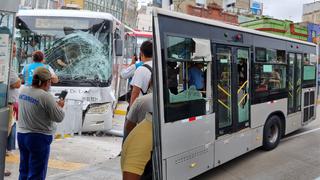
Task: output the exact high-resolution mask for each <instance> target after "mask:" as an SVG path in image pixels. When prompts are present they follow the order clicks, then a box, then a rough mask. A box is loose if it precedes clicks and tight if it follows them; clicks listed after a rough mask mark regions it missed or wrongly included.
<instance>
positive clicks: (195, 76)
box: [188, 63, 204, 90]
mask: <svg viewBox="0 0 320 180" xmlns="http://www.w3.org/2000/svg"><path fill="white" fill-rule="evenodd" d="M202 68H203V64H202V63H196V64H194V65H192V66H191V67H190V68H189V70H188V80H189V83H188V85H189V87H190V86H195V87H196V89H197V90H203V89H204V73H203V71H202Z"/></svg>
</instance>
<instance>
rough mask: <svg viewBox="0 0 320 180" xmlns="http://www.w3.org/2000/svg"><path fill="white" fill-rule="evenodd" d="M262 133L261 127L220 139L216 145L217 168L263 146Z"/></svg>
mask: <svg viewBox="0 0 320 180" xmlns="http://www.w3.org/2000/svg"><path fill="white" fill-rule="evenodd" d="M262 133H263V128H262V127H260V128H256V129H246V130H244V131H240V132H238V133H234V134H232V135H226V136H222V137H220V138H219V139H218V140H217V141H216V142H215V144H214V147H215V151H214V152H215V155H214V159H215V167H216V166H219V165H221V164H223V163H226V162H228V161H230V160H232V159H234V158H236V157H238V156H240V155H242V154H245V153H247V152H249V151H251V150H253V149H255V148H257V147H259V146H261V145H262Z"/></svg>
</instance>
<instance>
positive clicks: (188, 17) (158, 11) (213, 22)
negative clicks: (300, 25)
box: [154, 8, 316, 46]
mask: <svg viewBox="0 0 320 180" xmlns="http://www.w3.org/2000/svg"><path fill="white" fill-rule="evenodd" d="M154 13H155V15H157V14H161V15H164V16H172V17H175V18H178V19H185V20H189V21H194V22H200V23H203V24H208V25H213V26H217V27H221V28H227V29H232V30H235V31H242V32H245V33H251V34H256V35H260V36H266V37H271V38H275V39H281V40H286V41H291V42H296V43H300V44H305V45H310V46H316V45H315V44H313V43H310V42H305V41H301V40H297V39H291V38H287V37H283V36H279V35H274V34H270V33H266V32H262V31H257V30H253V29H248V28H244V27H240V26H235V25H230V24H226V23H223V22H221V21H217V20H212V19H205V18H201V17H197V16H191V15H188V14H182V13H178V12H173V11H169V10H165V9H160V8H154Z"/></svg>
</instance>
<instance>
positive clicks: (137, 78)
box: [129, 41, 152, 106]
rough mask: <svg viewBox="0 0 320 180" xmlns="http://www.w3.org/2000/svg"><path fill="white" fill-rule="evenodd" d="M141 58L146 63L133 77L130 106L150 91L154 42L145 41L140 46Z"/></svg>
mask: <svg viewBox="0 0 320 180" xmlns="http://www.w3.org/2000/svg"><path fill="white" fill-rule="evenodd" d="M140 58H141V61H142V62H143V63H144V64H143V65H142V66H141V67H139V68H138V69H137V70H136V71H135V72H134V75H133V78H132V81H131V83H130V85H131V86H132V93H131V98H130V104H129V106H130V105H132V104H133V102H134V101H135V100H136V99H137V97H139V96H140V95H145V94H147V93H148V91H149V90H150V84H151V80H152V79H151V77H152V42H151V41H145V42H143V43H142V44H141V46H140Z"/></svg>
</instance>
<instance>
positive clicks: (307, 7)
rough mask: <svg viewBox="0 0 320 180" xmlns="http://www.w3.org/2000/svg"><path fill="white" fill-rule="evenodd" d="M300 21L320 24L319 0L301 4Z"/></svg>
mask: <svg viewBox="0 0 320 180" xmlns="http://www.w3.org/2000/svg"><path fill="white" fill-rule="evenodd" d="M302 12H303V15H302V21H303V22H307V23H314V24H320V1H317V2H313V3H308V4H304V5H303V10H302Z"/></svg>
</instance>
